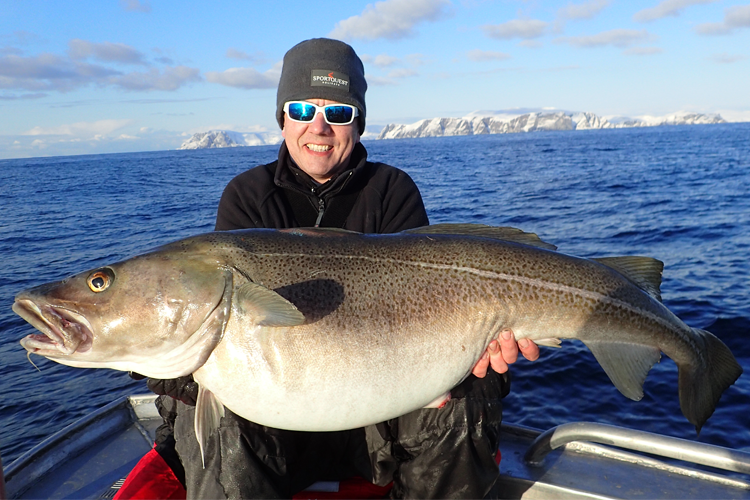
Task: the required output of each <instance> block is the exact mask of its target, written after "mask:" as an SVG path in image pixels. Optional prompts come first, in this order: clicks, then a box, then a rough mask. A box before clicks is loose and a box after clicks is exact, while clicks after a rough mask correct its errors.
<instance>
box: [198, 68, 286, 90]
mask: <svg viewBox="0 0 750 500" xmlns="http://www.w3.org/2000/svg"><path fill="white" fill-rule="evenodd" d="M280 76H281V63H278V64H276V65H274V67H273V68H271V69H269V70H268V71H265V72H263V73H261V72H260V71H258V70H256V69H255V68H229V69H227V70H225V71H220V72H219V71H208V72H206V80H208V81H209V82H212V83H218V84H220V85H226V86H227V87H236V88H241V89H272V88H276V86H277V85H278V84H279V77H280Z"/></svg>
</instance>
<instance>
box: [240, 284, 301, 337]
mask: <svg viewBox="0 0 750 500" xmlns="http://www.w3.org/2000/svg"><path fill="white" fill-rule="evenodd" d="M234 297H235V304H236V306H237V307H238V309H239V310H240V311H241V312H243V313H244V314H247V315H249V316H251V317H253V318H255V324H257V325H260V326H298V325H301V324H302V323H304V322H305V316H304V315H303V314H302V313H301V312H299V310H298V309H297V308H296V307H295V306H294V304H292V303H291V302H289V301H288V300H286V299H285V298H284V297H282V296H281V295H279V294H278V293H276V292H274V291H273V290H269V289H268V288H266V287H264V286H262V285H258V284H257V283H252V282H249V283H245V284H244V285H242V286H241V287H239V288H238V289H237V291H236V292H235V295H234Z"/></svg>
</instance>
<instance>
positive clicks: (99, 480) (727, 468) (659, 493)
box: [5, 395, 750, 499]
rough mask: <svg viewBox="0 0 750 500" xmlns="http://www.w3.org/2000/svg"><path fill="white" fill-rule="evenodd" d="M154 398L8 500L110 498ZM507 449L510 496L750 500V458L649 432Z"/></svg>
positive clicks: (144, 448)
mask: <svg viewBox="0 0 750 500" xmlns="http://www.w3.org/2000/svg"><path fill="white" fill-rule="evenodd" d="M154 399H155V396H153V395H149V396H132V397H130V398H122V399H120V400H118V401H115V402H113V403H111V404H110V405H108V406H106V407H104V408H102V409H101V410H99V411H96V412H94V413H92V414H91V415H89V416H88V417H85V418H83V419H81V420H79V421H78V422H75V423H74V424H71V425H70V426H68V427H66V428H65V429H63V430H62V431H60V432H58V433H57V434H55V435H53V436H51V437H50V438H48V439H46V440H45V441H43V442H42V443H41V444H39V445H38V446H36V447H35V448H33V449H32V450H30V451H29V452H27V453H25V454H24V455H23V456H21V457H19V458H18V459H17V460H15V461H14V462H13V463H11V464H9V466H8V467H7V468H6V470H5V476H6V492H7V495H8V498H19V499H20V498H60V499H73V498H75V499H99V498H112V497H113V496H114V495H115V493H116V492H117V490H118V489H119V487H120V485H121V484H122V481H123V480H124V478H125V477H126V476H127V474H128V473H129V472H130V470H131V469H132V468H133V467H134V466H135V464H136V463H137V462H138V460H140V458H141V457H142V456H143V455H145V454H146V453H147V452H148V451H149V450H150V449H151V446H152V443H153V440H154V432H155V430H156V428H157V427H158V426H159V424H161V417H159V415H158V413H157V411H156V408H155V406H154ZM597 442H598V443H606V445H601V444H596V443H597ZM501 452H502V460H501V462H500V472H501V481H502V483H503V487H502V491H503V492H504V497H505V498H523V499H537V498H558V499H591V498H599V499H608V498H623V499H624V498H650V499H653V498H675V499H689V498H717V499H718V498H738V499H750V453H745V452H740V451H736V450H731V449H727V448H721V447H717V446H710V445H705V444H701V443H694V442H691V441H686V440H681V439H676V438H669V437H665V436H660V435H656V434H649V433H645V432H641V431H634V430H630V429H623V428H619V427H613V426H606V425H601V424H588V423H574V424H565V425H562V426H558V427H557V428H554V429H550V430H549V431H546V432H544V433H542V432H540V431H538V430H533V429H528V428H524V427H520V426H514V425H505V424H504V425H503V437H502V443H501ZM696 464H703V465H696ZM708 466H710V467H708Z"/></svg>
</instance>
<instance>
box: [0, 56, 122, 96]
mask: <svg viewBox="0 0 750 500" xmlns="http://www.w3.org/2000/svg"><path fill="white" fill-rule="evenodd" d="M118 74H120V72H119V71H116V70H112V69H109V68H106V67H104V66H99V65H94V64H88V63H81V62H73V61H70V60H69V59H67V58H63V57H60V56H57V55H54V54H39V55H36V56H31V57H20V56H15V55H9V56H4V57H0V88H5V89H22V90H31V91H40V90H58V91H61V92H67V91H70V90H73V89H75V88H78V87H82V86H84V85H87V84H89V83H92V82H97V81H101V80H102V79H105V78H108V77H110V76H113V75H118Z"/></svg>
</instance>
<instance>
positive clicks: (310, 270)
mask: <svg viewBox="0 0 750 500" xmlns="http://www.w3.org/2000/svg"><path fill="white" fill-rule="evenodd" d="M461 227H462V228H463V227H464V226H461ZM450 231H451V229H450V225H444V226H443V230H442V231H441V230H437V232H436V233H432V234H421V233H419V232H405V233H399V234H396V235H360V234H354V233H345V232H330V231H322V230H284V231H275V230H245V231H234V232H226V233H209V234H206V235H201V236H196V237H193V238H188V239H186V240H182V241H179V242H175V243H173V244H170V245H167V246H164V247H162V248H160V249H158V250H157V251H155V252H153V253H151V254H147V255H146V256H142V257H139V258H136V259H133V260H131V261H125V262H123V263H120V264H116V265H113V266H110V268H111V269H113V273H114V275H115V277H116V278H115V282H117V280H118V279H121V276H124V275H125V274H126V273H127V274H128V275H130V278H129V279H130V280H131V281H137V278H136V277H134V276H133V275H134V274H135V275H137V274H138V273H155V272H160V273H165V274H166V275H174V276H180V277H181V278H180V279H181V280H183V281H185V282H186V283H187V284H185V285H184V286H183V288H182V289H180V290H172V291H166V290H165V291H164V292H163V293H162V292H160V293H162V294H163V295H168V294H170V293H172V294H173V295H174V297H173V298H174V299H175V300H178V299H179V300H180V301H184V302H190V300H191V298H190V294H191V293H192V292H191V287H192V286H194V285H191V284H190V283H189V282H188V281H186V280H188V278H185V276H189V275H191V273H194V274H195V275H196V276H200V278H197V277H196V278H194V281H196V283H202V285H201V286H203V287H204V288H205V286H206V285H205V284H206V283H208V282H210V281H212V280H211V279H210V278H209V277H206V276H205V273H206V272H209V273H214V279H215V281H216V283H215V284H214V285H212V290H215V292H212V294H209V295H210V297H208V296H207V297H206V298H204V299H203V300H202V301H200V303H199V305H198V306H197V307H196V308H195V310H196V311H197V312H196V314H197V316H196V314H194V315H193V316H195V317H205V318H206V321H205V322H210V323H211V324H212V325H213V326H212V327H211V328H206V327H204V330H206V331H207V332H209V333H207V334H206V335H205V336H206V337H208V338H213V340H211V341H206V342H205V343H203V344H201V350H200V352H202V353H205V352H210V354H208V355H207V357H205V356H203V360H202V361H201V363H200V364H199V363H193V364H192V365H191V366H190V367H189V371H187V373H190V372H194V377H195V379H196V380H197V381H198V382H199V384H200V385H201V387H203V388H205V389H207V390H209V391H210V392H211V393H212V394H213V396H215V397H216V398H217V399H218V401H220V402H221V403H223V404H224V405H225V406H226V407H227V408H229V409H231V410H232V411H233V412H235V413H237V414H239V415H241V416H242V417H244V418H246V419H248V420H251V421H254V422H258V423H260V424H264V425H268V426H271V427H276V428H284V429H291V430H305V431H332V430H341V429H349V428H356V427H361V426H364V425H368V424H373V423H377V422H380V421H384V420H387V419H389V418H394V417H396V416H398V415H402V414H405V413H408V412H409V411H412V410H415V409H418V408H421V407H423V406H425V405H427V404H428V403H430V402H431V401H433V400H434V399H435V398H437V397H438V396H440V395H441V394H443V393H445V392H447V391H449V390H450V389H451V388H452V387H454V386H455V385H457V384H458V383H459V382H460V381H461V380H462V379H464V378H465V377H466V376H467V375H468V374H469V373H470V371H471V369H472V367H473V365H474V363H475V362H476V361H477V360H478V359H479V357H480V356H481V355H482V353H483V352H484V350H485V349H486V347H487V345H488V344H489V343H490V341H491V340H492V339H494V338H497V336H498V335H499V333H500V332H501V331H502V330H503V329H511V330H513V332H514V333H515V335H516V338H517V339H522V338H529V339H532V340H535V341H539V342H543V341H544V340H545V339H550V338H561V339H565V338H572V339H579V340H582V341H584V343H586V345H588V346H589V347H590V348H591V349H592V351H593V352H594V354H595V355H596V357H597V359H598V360H599V362H600V363H601V364H602V365H603V366H604V368H605V370H606V371H607V373H608V375H609V376H610V378H612V379H613V382H614V383H615V384H616V385H617V386H618V388H619V389H620V390H621V392H623V393H624V394H625V395H626V396H628V397H631V398H632V399H639V398H640V397H641V396H642V389H641V386H642V384H643V380H644V379H645V376H646V373H647V372H648V369H649V368H650V367H651V366H652V365H653V363H654V362H656V361H658V359H659V355H660V354H659V351H662V352H664V353H665V354H667V355H668V356H669V357H670V358H672V359H673V360H674V361H675V362H676V364H677V365H678V367H679V370H680V400H681V405H682V409H683V413H685V415H686V417H687V418H688V420H690V421H691V422H692V423H693V424H694V425H696V427H697V428H700V426H702V425H703V423H704V422H705V420H706V419H707V418H708V417H709V416H710V415H711V413H712V412H713V410H714V407H715V405H716V403H717V402H718V399H719V397H720V395H721V393H722V392H723V391H724V390H725V389H726V388H727V387H729V386H730V385H731V384H732V383H733V382H734V381H735V380H736V379H737V377H739V375H740V373H741V371H742V370H741V368H740V367H739V365H738V364H737V363H736V361H735V360H734V358H733V356H732V354H731V352H729V350H728V349H727V348H726V346H724V344H723V343H721V341H720V340H718V339H717V338H716V337H714V336H713V335H711V334H710V333H708V332H703V331H701V330H696V329H692V328H690V327H688V326H687V325H685V324H684V323H683V322H682V321H680V320H679V319H678V318H677V317H676V316H675V315H673V314H672V313H671V312H669V311H668V310H667V309H666V307H664V305H663V304H662V303H661V302H660V301H659V300H658V297H655V296H654V295H655V294H654V293H653V291H652V293H651V294H649V293H647V292H646V291H645V290H644V288H643V287H642V286H638V285H636V283H635V282H634V281H633V279H632V276H631V277H625V276H624V275H623V274H622V273H621V272H620V271H618V270H615V269H613V268H612V267H610V266H608V265H604V264H602V263H600V262H596V261H593V260H586V259H579V258H576V257H571V256H567V255H564V254H561V253H558V252H555V251H551V250H546V249H543V248H538V247H536V246H529V245H525V244H520V243H517V242H513V241H504V240H499V239H496V238H487V237H481V236H479V237H478V236H475V235H471V234H450ZM456 231H457V232H462V230H459V229H458V226H456ZM441 232H442V233H443V234H441ZM138 259H141V261H140V263H139V262H138ZM186 263H188V264H186ZM190 263H194V264H190ZM170 266H176V267H178V268H179V270H173V271H169V268H170ZM186 266H187V267H186ZM191 266H195V267H196V268H200V271H194V270H193V268H192V267H191ZM660 269H661V268H660V267H659V271H660ZM626 274H627V273H626ZM82 275H86V273H82ZM191 279H192V278H191ZM195 286H198V285H195ZM646 288H648V287H646ZM655 288H656V290H657V291H656V294H658V283H656V285H655ZM220 290H225V291H224V292H221V293H223V295H222V296H221V297H219V296H217V295H216V294H217V293H219V291H220ZM247 290H250V293H245V292H246V291H247ZM264 291H265V292H264ZM267 291H273V292H274V293H270V294H269V293H268V292H267ZM256 292H257V293H256ZM45 293H48V292H45ZM153 293H154V292H153V291H144V292H143V293H142V295H144V296H149V295H153ZM205 294H206V293H205V292H204V295H205ZM227 294H229V295H230V297H227ZM276 294H278V296H281V297H283V299H286V301H288V302H290V303H291V304H293V305H294V306H296V308H297V309H298V310H299V312H301V313H302V315H303V316H304V321H303V322H297V323H295V321H294V319H293V318H292V319H289V318H288V317H285V316H284V313H283V312H282V313H279V314H278V315H276V313H274V312H273V311H271V312H269V310H267V309H266V306H267V305H268V304H272V306H273V307H275V306H276V305H279V304H280V307H281V308H282V309H283V303H284V302H285V301H283V300H281V301H280V302H275V301H274V296H276ZM58 295H59V293H58ZM178 295H181V296H180V297H177V296H178ZM256 297H260V299H259V301H255V298H256ZM267 299H268V300H267ZM24 300H26V301H30V302H37V303H42V302H44V301H45V300H47V299H45V298H44V297H40V296H39V295H38V294H37V295H35V294H34V293H33V292H32V293H26V295H24V294H21V295H19V297H17V304H19V301H21V302H22V301H24ZM119 300H120V304H121V307H123V308H126V309H133V308H143V307H144V304H137V303H136V302H137V300H134V299H133V298H132V297H127V298H123V297H120V299H119ZM255 302H257V303H261V304H262V305H260V306H257V307H256V305H255ZM146 307H148V306H147V305H146ZM273 307H271V309H272V308H273ZM222 308H223V309H222ZM14 309H15V306H14ZM20 309H22V308H21V307H19V310H20ZM41 309H44V308H43V307H41ZM217 311H218V312H217ZM17 312H18V311H17ZM19 314H21V312H19ZM25 314H26V315H27V316H28V315H29V313H28V312H26V313H25ZM76 314H79V315H81V316H85V317H86V318H89V322H90V323H92V326H91V329H92V330H96V326H95V325H94V323H97V324H98V323H106V322H102V321H98V322H97V321H91V320H90V316H91V315H95V314H96V313H95V311H94V309H93V308H91V307H89V308H88V309H85V310H81V311H79V312H77V313H76ZM22 315H23V314H22ZM119 315H120V317H121V318H126V317H127V316H128V314H127V312H120V313H119ZM162 316H163V315H162ZM264 318H266V319H264ZM269 318H270V319H269ZM27 319H28V318H27ZM68 319H69V320H70V318H68ZM140 320H141V325H140V326H137V325H131V329H130V331H129V333H128V335H130V336H131V337H132V336H133V335H138V332H137V330H138V329H139V328H140V329H141V330H140V332H142V333H140V334H141V335H147V334H148V333H147V332H149V329H153V328H155V327H154V326H149V320H148V319H147V318H144V317H143V316H142V315H141V318H140ZM125 321H127V320H125ZM205 322H204V323H205ZM285 322H286V323H288V325H286V326H285ZM163 323H164V321H161V324H163ZM299 323H301V324H299ZM144 324H145V326H144ZM219 324H221V326H220V327H218V326H217V325H219ZM35 326H37V325H35ZM217 328H220V330H221V331H220V332H219V333H218V334H217V332H216V329H217ZM183 330H185V331H186V332H187V333H184V335H187V334H188V333H190V332H189V331H188V330H190V329H183ZM151 331H152V330H151ZM211 332H212V333H211ZM93 335H94V337H96V332H93ZM212 335H213V337H212ZM189 337H190V338H191V339H194V338H195V337H196V336H195V335H192V336H189ZM201 342H202V341H201ZM193 343H197V341H196V342H193ZM27 349H28V347H27ZM96 349H97V342H96V338H94V341H93V343H92V346H91V348H90V350H89V351H88V353H91V352H95V351H96ZM125 350H127V349H125ZM172 350H174V348H173V349H172ZM122 351H123V348H121V349H120V352H122ZM170 352H171V351H170ZM621 353H622V354H621ZM86 355H87V353H86V352H84V353H81V354H80V355H77V354H76V353H74V354H73V355H70V354H64V355H63V354H57V355H54V356H50V358H51V359H54V360H55V361H58V362H61V363H65V364H70V365H72V366H102V367H111V368H116V369H127V370H134V371H139V372H140V373H143V374H145V375H150V376H158V377H162V378H164V377H165V375H166V376H177V375H178V374H182V373H177V372H178V371H180V370H174V371H171V372H167V371H165V370H164V369H162V368H157V366H156V365H157V364H158V363H159V362H160V361H161V362H163V361H164V360H160V359H159V356H158V355H157V356H153V357H152V359H150V360H148V361H147V362H146V361H143V360H140V361H139V364H134V365H132V366H130V365H129V364H128V363H127V362H125V361H124V359H125V358H129V359H130V358H134V357H137V356H133V354H132V353H131V354H128V355H126V356H121V358H122V359H118V360H115V359H110V360H108V361H107V362H106V363H104V362H100V361H97V362H96V363H93V364H86V360H85V357H86ZM165 356H166V355H165ZM183 356H184V354H183ZM76 357H77V358H76ZM106 357H107V355H106V354H105V355H100V356H98V358H99V359H103V358H106ZM81 360H83V361H81ZM203 361H205V362H203ZM174 364H175V363H171V365H174ZM592 369H593V368H592ZM182 371H184V370H182Z"/></svg>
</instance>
